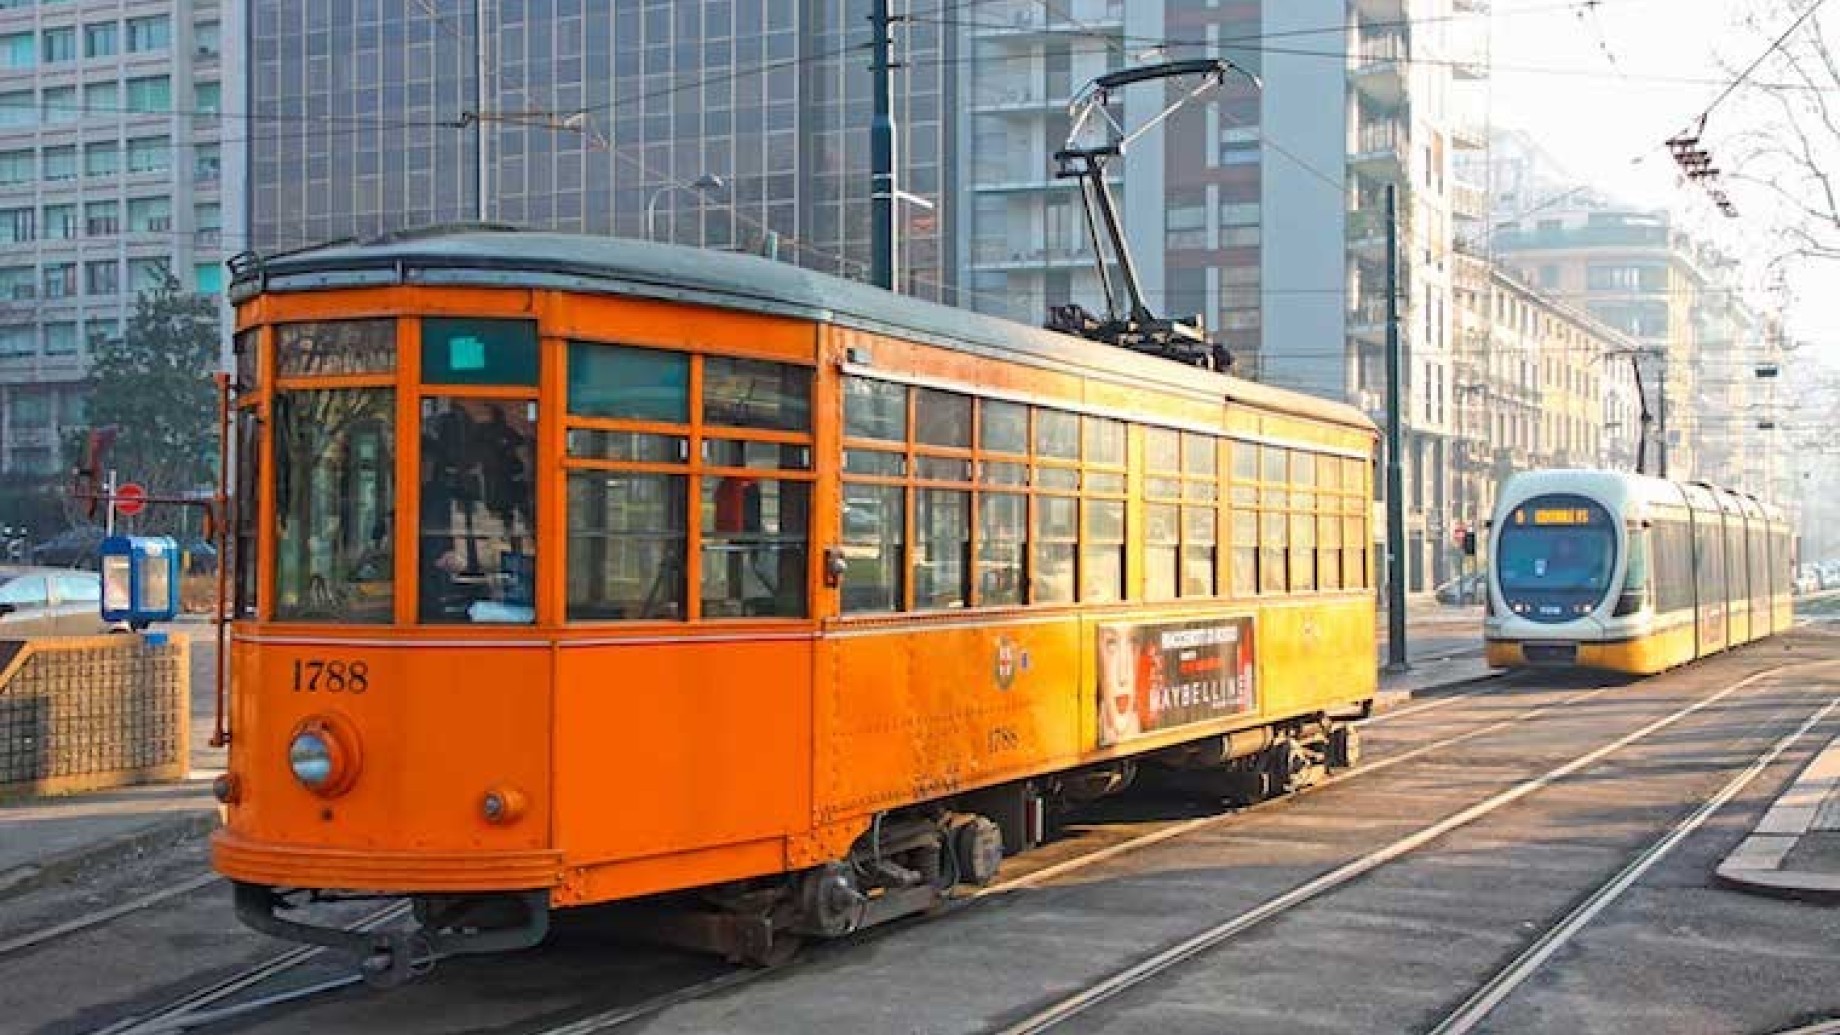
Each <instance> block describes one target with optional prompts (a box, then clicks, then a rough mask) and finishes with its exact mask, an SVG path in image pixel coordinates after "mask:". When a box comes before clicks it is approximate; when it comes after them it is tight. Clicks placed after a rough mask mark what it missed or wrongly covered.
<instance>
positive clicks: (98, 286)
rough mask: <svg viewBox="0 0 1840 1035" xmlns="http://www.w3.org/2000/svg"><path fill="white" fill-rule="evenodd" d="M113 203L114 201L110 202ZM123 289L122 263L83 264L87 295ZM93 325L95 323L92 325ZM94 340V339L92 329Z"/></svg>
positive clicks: (111, 260) (98, 262) (98, 261)
mask: <svg viewBox="0 0 1840 1035" xmlns="http://www.w3.org/2000/svg"><path fill="white" fill-rule="evenodd" d="M110 204H113V202H110ZM120 291H121V263H119V262H117V261H116V260H114V259H100V260H97V261H94V262H86V263H84V264H83V293H84V294H86V295H97V296H106V295H114V294H118V293H119V292H120ZM92 326H93V325H92ZM91 333H92V341H93V340H94V338H93V334H94V331H93V330H92V332H91Z"/></svg>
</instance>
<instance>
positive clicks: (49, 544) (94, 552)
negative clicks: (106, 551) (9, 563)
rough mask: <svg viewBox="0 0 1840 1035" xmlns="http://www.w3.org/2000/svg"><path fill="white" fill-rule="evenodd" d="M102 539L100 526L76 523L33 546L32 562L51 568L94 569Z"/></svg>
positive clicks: (100, 550)
mask: <svg viewBox="0 0 1840 1035" xmlns="http://www.w3.org/2000/svg"><path fill="white" fill-rule="evenodd" d="M102 540H103V534H102V528H101V527H100V526H98V525H78V526H77V527H75V528H72V529H70V530H69V531H66V532H64V533H62V534H60V535H57V536H53V537H52V538H50V539H47V540H45V541H44V542H42V543H39V544H38V545H37V546H34V547H33V548H32V563H33V564H37V565H41V566H44V567H51V568H89V569H92V570H94V569H95V568H96V567H97V556H98V555H99V554H100V553H101V552H102Z"/></svg>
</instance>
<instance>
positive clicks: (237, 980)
mask: <svg viewBox="0 0 1840 1035" xmlns="http://www.w3.org/2000/svg"><path fill="white" fill-rule="evenodd" d="M408 912H409V904H408V903H406V902H397V903H394V904H392V905H389V906H386V907H384V908H383V909H379V910H377V911H375V912H373V913H371V914H369V915H367V916H365V917H363V918H361V919H359V920H357V921H354V922H353V923H350V924H347V925H346V927H345V929H346V930H348V931H374V930H376V929H377V928H379V927H382V926H383V925H384V924H387V923H390V922H392V921H394V920H397V919H399V918H401V917H403V916H405V915H407V914H408ZM325 951H326V950H325V949H324V948H323V947H321V946H318V945H302V946H298V947H296V948H293V949H289V950H288V951H286V952H284V953H282V954H281V955H279V956H276V957H274V958H273V959H270V960H267V961H265V962H262V963H258V964H256V965H255V966H253V967H249V968H247V969H245V970H241V971H238V972H237V973H235V974H232V975H230V976H229V977H227V978H224V979H222V980H221V981H215V982H212V983H211V984H209V985H206V986H205V987H203V988H200V989H197V990H195V991H192V992H188V993H186V994H185V995H183V996H181V997H179V998H178V999H175V1000H173V1001H172V1002H170V1003H167V1004H166V1005H165V1006H162V1007H159V1008H158V1009H156V1010H154V1011H152V1012H150V1013H147V1014H143V1015H137V1016H131V1017H124V1018H122V1019H120V1020H118V1021H116V1022H115V1023H114V1024H111V1025H109V1026H107V1027H105V1028H99V1029H97V1030H96V1031H94V1032H92V1033H91V1035H154V1033H156V1032H169V1031H183V1030H185V1029H186V1028H190V1027H196V1026H198V1025H199V1024H204V1023H209V1021H210V1020H211V1019H212V1017H211V1015H210V1014H208V1013H204V1012H202V1011H203V1008H205V1007H209V1006H211V1005H213V1004H216V1003H221V1002H223V1001H224V1000H226V999H228V998H230V997H231V996H233V995H236V994H237V993H239V992H243V991H245V990H247V989H249V988H253V987H254V986H256V985H259V984H261V983H262V982H264V981H267V980H269V979H270V978H273V977H276V976H278V975H281V974H285V973H287V972H288V971H290V970H292V969H294V968H295V967H298V966H300V965H301V964H302V963H305V962H307V961H308V960H310V959H313V958H314V957H316V956H319V955H321V954H322V953H324V952H325ZM360 980H362V979H361V978H360V977H358V976H357V975H351V976H350V979H349V980H345V981H344V983H343V984H340V985H339V986H338V987H341V988H342V987H345V985H349V984H355V983H356V982H358V981H360ZM327 984H330V983H327ZM315 990H316V993H317V992H319V991H325V989H323V988H319V987H318V986H315ZM267 998H268V999H270V1000H275V1001H284V1000H279V999H278V998H277V997H275V996H270V997H267ZM292 998H299V996H298V995H295V996H293V997H292ZM261 1005H263V1006H267V1005H272V1003H268V1002H263V1003H261ZM193 1018H203V1019H201V1020H194V1019H193Z"/></svg>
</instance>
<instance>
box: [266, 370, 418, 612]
mask: <svg viewBox="0 0 1840 1035" xmlns="http://www.w3.org/2000/svg"><path fill="white" fill-rule="evenodd" d="M273 413H274V458H275V526H276V527H275V562H274V580H275V581H274V615H275V618H276V619H277V620H280V621H302V622H349V623H378V624H382V623H388V622H389V621H391V620H392V618H393V617H394V608H395V561H394V558H395V534H394V532H393V530H392V525H393V521H394V518H395V499H396V495H395V491H394V485H393V483H394V472H395V469H396V444H395V427H396V423H395V414H396V406H395V393H394V392H392V391H390V390H389V389H387V388H340V389H328V390H313V391H286V392H279V393H277V394H276V395H275V399H274V407H273ZM246 441H248V440H247V439H246ZM250 445H251V447H253V442H251V443H250ZM254 452H255V450H254V449H253V448H247V449H245V455H246V456H251V455H253V454H254ZM247 470H248V473H249V476H250V477H251V478H253V477H254V468H253V464H251V465H250V467H249V468H248V469H247ZM250 509H251V508H248V507H245V508H244V510H245V513H247V512H248V511H249V510H250ZM238 538H239V540H242V539H243V536H242V535H240V534H239V537H238ZM250 541H251V542H253V537H251V539H250ZM251 567H253V565H252V566H251Z"/></svg>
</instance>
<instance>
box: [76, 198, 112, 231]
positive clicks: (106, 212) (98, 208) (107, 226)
mask: <svg viewBox="0 0 1840 1035" xmlns="http://www.w3.org/2000/svg"><path fill="white" fill-rule="evenodd" d="M83 232H84V234H86V235H87V236H90V237H107V236H109V235H110V234H118V233H121V203H120V202H117V201H91V202H88V203H87V204H85V205H84V206H83Z"/></svg>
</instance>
